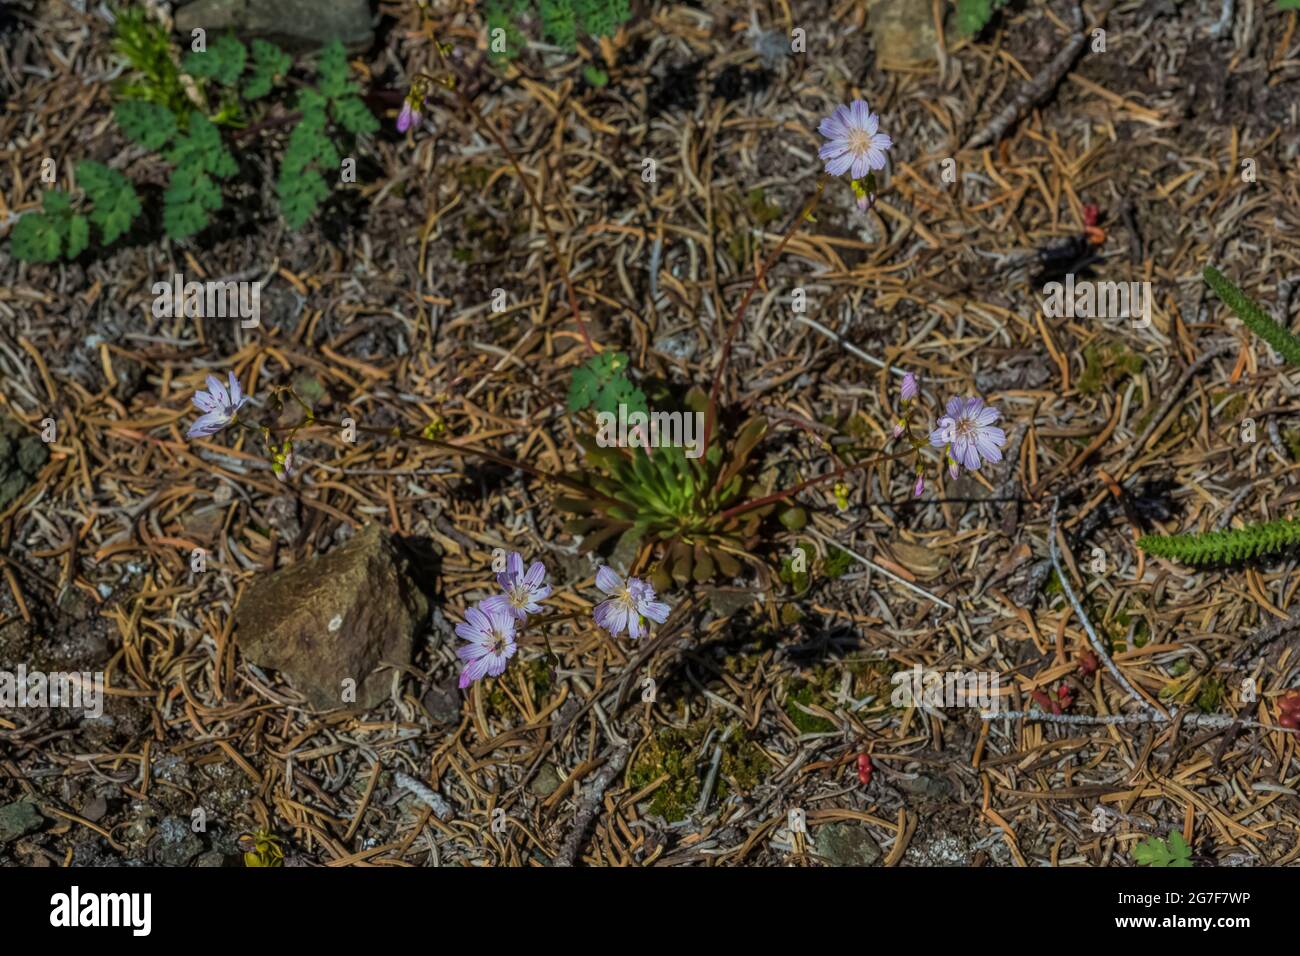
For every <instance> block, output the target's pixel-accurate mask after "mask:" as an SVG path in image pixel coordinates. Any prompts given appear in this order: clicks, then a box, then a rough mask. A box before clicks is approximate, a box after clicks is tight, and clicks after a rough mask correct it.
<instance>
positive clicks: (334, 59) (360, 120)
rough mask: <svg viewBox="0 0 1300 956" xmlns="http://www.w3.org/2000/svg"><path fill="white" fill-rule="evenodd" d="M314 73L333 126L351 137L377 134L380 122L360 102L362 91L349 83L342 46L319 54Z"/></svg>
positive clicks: (334, 46) (339, 44)
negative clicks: (345, 131)
mask: <svg viewBox="0 0 1300 956" xmlns="http://www.w3.org/2000/svg"><path fill="white" fill-rule="evenodd" d="M316 72H317V77H318V80H319V84H318V88H319V90H320V94H321V95H322V96H324V97H325V99H326V100H327V101H328V102H329V113H330V116H331V117H332V118H333V120H334V122H335V123H337V124H338V125H339V126H340V127H341V128H342V129H344V130H347V132H349V133H351V134H352V135H353V136H357V135H359V134H361V133H374V132H376V131H378V129H379V121H378V120H377V119H375V115H374V114H373V113H371V112H370V110H369V109H368V108H367V107H366V104H365V102H364V101H362V99H361V96H360V95H359V94H360V93H361V87H359V86H358V85H357V84H356V83H354V82H353V81H352V79H351V76H352V74H351V71H350V69H349V68H348V59H347V53H346V52H345V51H344V49H343V44H342V43H340V42H339V41H338V40H334V41H333V42H331V43H330V44H329V46H327V47H325V49H323V50H322V51H321V57H320V63H319V64H318V65H317V67H316Z"/></svg>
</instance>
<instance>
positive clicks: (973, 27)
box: [957, 0, 1007, 35]
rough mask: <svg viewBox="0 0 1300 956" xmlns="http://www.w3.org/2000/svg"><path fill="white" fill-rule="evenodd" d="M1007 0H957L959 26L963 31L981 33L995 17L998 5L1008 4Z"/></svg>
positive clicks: (972, 33)
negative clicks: (994, 13) (994, 12)
mask: <svg viewBox="0 0 1300 956" xmlns="http://www.w3.org/2000/svg"><path fill="white" fill-rule="evenodd" d="M1006 2H1007V0H957V28H958V29H959V30H961V31H962V32H963V33H969V34H971V35H974V34H976V33H979V32H980V31H981V30H983V29H984V27H986V26H987V25H988V22H989V21H990V20H992V19H993V11H994V9H995V8H996V7H1002V6H1005V5H1006Z"/></svg>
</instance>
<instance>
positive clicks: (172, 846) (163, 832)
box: [154, 817, 203, 866]
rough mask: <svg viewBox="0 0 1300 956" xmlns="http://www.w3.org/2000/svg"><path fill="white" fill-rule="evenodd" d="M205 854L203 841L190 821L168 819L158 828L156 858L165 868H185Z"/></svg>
mask: <svg viewBox="0 0 1300 956" xmlns="http://www.w3.org/2000/svg"><path fill="white" fill-rule="evenodd" d="M202 852H203V841H202V840H200V839H199V835H198V834H197V833H195V832H194V831H193V830H191V829H190V824H189V821H188V820H185V819H183V818H181V817H166V818H164V819H163V822H162V823H161V824H160V825H159V827H158V847H157V849H156V850H155V851H154V858H155V859H156V860H157V861H158V862H159V863H160V864H162V865H163V866H185V865H186V864H187V863H189V862H190V860H192V859H194V858H195V857H196V856H198V855H199V854H200V853H202Z"/></svg>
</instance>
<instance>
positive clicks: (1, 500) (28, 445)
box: [0, 418, 50, 511]
mask: <svg viewBox="0 0 1300 956" xmlns="http://www.w3.org/2000/svg"><path fill="white" fill-rule="evenodd" d="M49 457H50V452H49V449H47V448H46V447H45V443H44V442H43V441H41V436H40V435H38V434H36V433H35V432H30V431H28V430H27V429H26V428H24V427H23V426H22V425H21V424H19V423H18V422H17V421H15V420H14V419H12V418H0V511H3V510H4V509H5V508H7V507H8V506H9V504H10V502H12V501H14V500H15V499H16V498H18V497H20V496H21V495H22V494H23V493H24V492H25V491H26V490H27V488H28V486H29V485H31V483H32V482H33V481H35V480H36V476H37V475H38V474H39V473H40V470H41V469H42V468H44V467H45V462H46V461H48V460H49Z"/></svg>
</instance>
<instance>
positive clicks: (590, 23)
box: [573, 0, 632, 37]
mask: <svg viewBox="0 0 1300 956" xmlns="http://www.w3.org/2000/svg"><path fill="white" fill-rule="evenodd" d="M573 9H574V12H575V13H576V14H577V18H578V23H579V24H581V25H582V29H583V30H585V31H586V32H587V33H589V34H591V35H592V36H596V37H607V36H613V35H614V33H615V32H616V31H617V30H618V28H619V27H620V26H622V25H623V24H624V23H626V22H627V21H628V20H630V19H631V18H632V5H631V4H630V3H629V2H628V0H573Z"/></svg>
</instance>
